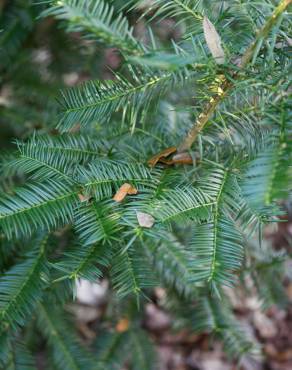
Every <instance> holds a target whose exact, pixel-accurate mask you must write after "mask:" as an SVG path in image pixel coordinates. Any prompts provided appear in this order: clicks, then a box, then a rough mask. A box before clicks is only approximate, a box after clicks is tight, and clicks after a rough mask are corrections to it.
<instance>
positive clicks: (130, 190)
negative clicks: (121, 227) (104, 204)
mask: <svg viewBox="0 0 292 370" xmlns="http://www.w3.org/2000/svg"><path fill="white" fill-rule="evenodd" d="M137 193H138V190H137V189H136V188H134V186H132V185H131V184H128V183H125V184H123V185H122V186H121V187H120V188H119V190H118V191H117V192H116V194H115V195H114V197H113V200H115V201H116V202H121V201H122V200H123V199H125V197H126V196H127V195H128V194H129V195H132V194H137Z"/></svg>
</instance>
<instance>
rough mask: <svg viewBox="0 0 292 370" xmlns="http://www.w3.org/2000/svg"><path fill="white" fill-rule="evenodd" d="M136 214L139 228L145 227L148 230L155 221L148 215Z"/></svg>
mask: <svg viewBox="0 0 292 370" xmlns="http://www.w3.org/2000/svg"><path fill="white" fill-rule="evenodd" d="M136 214H137V220H138V223H139V225H140V226H141V227H147V228H148V229H150V228H151V227H152V226H153V225H154V222H155V219H154V217H152V216H151V215H149V214H148V213H144V212H136Z"/></svg>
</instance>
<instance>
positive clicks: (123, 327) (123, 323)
mask: <svg viewBox="0 0 292 370" xmlns="http://www.w3.org/2000/svg"><path fill="white" fill-rule="evenodd" d="M129 326H130V322H129V320H128V319H126V318H123V319H121V320H120V321H119V322H118V323H117V325H116V331H117V332H118V333H123V332H125V331H127V330H128V329H129Z"/></svg>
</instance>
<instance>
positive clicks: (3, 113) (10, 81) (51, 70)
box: [0, 0, 292, 370]
mask: <svg viewBox="0 0 292 370" xmlns="http://www.w3.org/2000/svg"><path fill="white" fill-rule="evenodd" d="M122 4H123V1H122V0H120V1H115V5H116V9H117V11H118V9H119V7H120V6H121V5H122ZM149 4H150V1H149V2H147V1H145V5H144V6H145V7H147V6H149ZM45 7H46V5H45V4H39V3H37V2H34V1H30V0H14V1H13V0H0V153H1V157H2V158H3V157H6V156H8V157H9V153H11V151H13V150H14V143H13V141H14V140H15V139H19V138H21V139H26V138H27V137H29V136H30V135H32V134H33V133H34V132H35V131H38V132H39V133H51V134H52V135H57V134H58V132H57V131H56V129H55V126H56V123H57V121H58V117H59V114H60V109H59V108H60V104H59V102H58V99H59V98H60V90H61V89H62V88H65V87H69V86H74V85H76V84H79V83H81V82H82V81H85V80H88V79H94V78H98V79H110V78H113V74H112V72H111V71H112V70H118V69H119V67H120V64H121V58H120V56H119V54H118V53H117V52H116V50H114V49H111V48H108V49H104V48H102V47H100V46H99V45H97V44H96V43H94V42H93V41H89V40H85V39H83V38H82V37H81V35H80V34H78V33H66V32H65V31H64V29H63V27H62V24H61V23H60V22H57V21H56V20H55V19H52V18H45V19H43V18H40V17H39V15H40V13H41V11H42V10H44V9H45ZM139 16H140V14H139V11H136V13H131V17H130V22H131V23H132V24H133V26H134V27H135V34H136V35H137V37H138V38H143V37H144V35H145V34H146V32H145V30H146V27H147V25H146V24H145V20H143V19H139ZM154 28H155V33H156V35H157V36H158V37H159V39H160V41H161V43H162V44H163V43H165V44H167V43H169V42H170V40H171V39H178V38H179V36H180V29H179V27H176V26H175V20H173V19H169V18H165V19H163V20H161V21H156V23H155V25H154ZM0 168H1V164H0ZM1 171H2V169H1ZM0 176H1V172H0ZM0 188H1V190H2V191H5V190H6V189H7V184H6V183H5V181H4V180H3V178H1V179H0ZM286 208H287V210H288V214H289V220H290V221H288V222H285V223H280V224H279V225H278V228H275V227H273V228H267V229H266V230H264V236H265V241H264V243H269V244H272V246H273V248H274V249H275V250H280V249H283V248H284V249H289V248H290V252H291V247H289V244H290V245H291V240H292V209H289V206H288V205H286ZM291 267H292V266H290V271H291ZM263 273H264V271H263ZM285 290H286V293H287V296H288V298H289V299H290V301H291V300H292V285H291V283H288V280H287V284H286V285H285ZM230 294H232V293H230ZM109 295H110V293H109V287H108V282H107V280H106V279H105V280H103V281H102V282H101V283H96V284H92V283H89V282H87V281H81V282H80V284H79V285H78V289H77V301H76V303H75V304H74V305H72V306H70V307H68V314H70V313H71V314H73V316H74V317H75V324H76V327H77V329H78V331H79V333H80V336H81V338H82V340H83V341H84V342H90V341H92V340H94V338H95V337H96V335H97V334H98V333H99V331H100V328H101V327H102V325H103V322H104V321H106V320H107V321H109V322H110V316H109V314H108V310H107V304H108V299H109V298H108V297H109ZM164 295H165V292H164V291H163V289H161V288H157V289H156V290H155V292H154V297H153V301H152V302H149V303H148V304H147V306H146V311H145V314H144V315H143V317H142V318H141V326H143V328H145V329H146V330H147V331H149V333H150V334H151V336H152V338H153V340H154V342H155V345H156V348H157V350H158V355H159V361H160V368H159V369H160V370H231V369H238V367H236V366H235V364H232V363H231V362H229V361H228V359H227V358H226V356H225V354H224V352H223V350H222V347H221V345H220V343H217V342H216V341H214V340H213V338H212V337H211V336H209V335H207V334H201V335H194V334H190V333H188V332H187V331H178V332H175V333H173V332H172V331H171V330H170V327H171V323H172V320H173V318H172V317H171V316H170V315H169V314H167V313H166V312H165V311H164V310H163V309H161V305H159V304H158V303H159V302H160V301H161V300H163V298H164ZM231 299H232V303H233V310H234V311H235V313H236V315H237V317H238V319H239V320H240V321H241V322H242V323H243V324H244V326H245V327H246V328H247V329H248V330H249V331H250V332H252V333H253V335H254V336H255V340H257V341H259V343H260V345H261V346H262V348H263V352H264V354H265V355H266V358H258V359H256V360H254V361H253V362H252V363H243V364H242V365H241V368H242V369H247V370H248V369H259V370H260V369H266V370H288V369H292V307H291V306H289V305H286V306H283V307H278V306H272V307H271V308H269V309H268V310H267V311H266V312H265V313H262V312H261V310H260V302H258V301H257V298H256V297H255V296H254V297H253V296H252V295H251V296H249V297H244V296H242V299H240V298H239V297H238V296H236V297H235V296H234V297H232V296H231ZM127 326H128V323H127V321H126V320H124V321H123V320H121V321H120V322H118V323H117V324H116V330H117V331H121V332H123V331H125V330H127ZM42 363H43V354H42V353H41V352H40V354H39V368H40V369H42ZM125 369H126V368H125ZM121 370H122V369H121Z"/></svg>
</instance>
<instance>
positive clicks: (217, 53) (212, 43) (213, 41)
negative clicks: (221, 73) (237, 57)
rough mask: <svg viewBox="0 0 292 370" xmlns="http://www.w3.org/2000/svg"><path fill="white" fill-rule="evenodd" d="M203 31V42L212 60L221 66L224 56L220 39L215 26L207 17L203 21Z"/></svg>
mask: <svg viewBox="0 0 292 370" xmlns="http://www.w3.org/2000/svg"><path fill="white" fill-rule="evenodd" d="M203 30H204V36H205V40H206V42H207V45H208V48H209V50H210V52H211V54H212V56H213V58H214V59H215V61H216V63H217V64H223V63H224V61H225V54H224V50H223V48H222V46H221V38H220V36H219V34H218V32H217V31H216V28H215V26H214V25H213V23H212V22H211V21H210V20H209V19H208V18H207V17H204V19H203Z"/></svg>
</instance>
